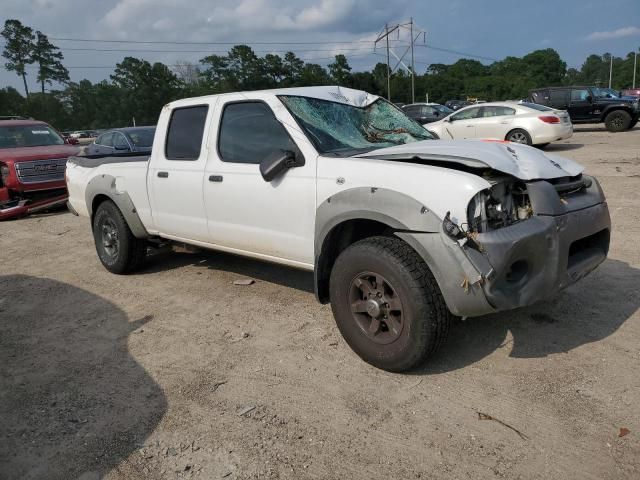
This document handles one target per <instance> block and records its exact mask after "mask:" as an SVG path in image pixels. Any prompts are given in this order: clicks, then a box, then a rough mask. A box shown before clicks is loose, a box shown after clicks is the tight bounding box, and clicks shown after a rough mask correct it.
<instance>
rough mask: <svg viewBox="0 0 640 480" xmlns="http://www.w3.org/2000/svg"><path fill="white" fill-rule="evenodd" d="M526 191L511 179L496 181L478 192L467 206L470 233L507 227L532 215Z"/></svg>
mask: <svg viewBox="0 0 640 480" xmlns="http://www.w3.org/2000/svg"><path fill="white" fill-rule="evenodd" d="M532 213H533V211H532V209H531V204H530V202H529V196H528V195H527V194H526V191H525V190H523V189H521V188H520V187H518V186H517V185H516V184H515V183H513V182H510V181H503V182H499V183H494V184H493V185H492V186H491V188H489V189H487V190H482V191H481V192H478V193H477V194H476V195H475V196H474V197H473V198H472V199H471V201H470V202H469V205H468V207H467V219H468V220H467V221H468V226H467V229H466V231H467V232H468V233H484V232H489V231H491V230H497V229H499V228H503V227H507V226H509V225H511V224H513V223H516V222H518V221H520V220H526V219H527V218H529V217H530V216H531V215H532Z"/></svg>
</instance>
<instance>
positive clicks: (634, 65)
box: [631, 52, 638, 88]
mask: <svg viewBox="0 0 640 480" xmlns="http://www.w3.org/2000/svg"><path fill="white" fill-rule="evenodd" d="M636 63H638V52H635V53H634V57H633V86H632V87H631V88H636Z"/></svg>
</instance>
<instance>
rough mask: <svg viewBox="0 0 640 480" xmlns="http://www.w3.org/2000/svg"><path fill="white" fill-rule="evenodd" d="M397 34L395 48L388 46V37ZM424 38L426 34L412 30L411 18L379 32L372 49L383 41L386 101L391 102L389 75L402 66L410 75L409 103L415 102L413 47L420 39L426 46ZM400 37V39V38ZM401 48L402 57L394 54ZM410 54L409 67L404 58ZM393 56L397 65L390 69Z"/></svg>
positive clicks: (419, 30)
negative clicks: (385, 55) (385, 67)
mask: <svg viewBox="0 0 640 480" xmlns="http://www.w3.org/2000/svg"><path fill="white" fill-rule="evenodd" d="M396 31H397V32H398V33H397V35H398V39H397V42H398V44H397V45H396V46H395V47H392V46H390V45H389V36H390V35H391V34H392V33H393V32H396ZM401 32H406V33H408V34H409V38H408V39H407V35H406V33H405V35H401ZM426 36H427V32H425V31H424V30H421V29H419V28H415V29H414V23H413V17H411V19H410V20H409V21H408V22H404V23H396V24H395V25H389V24H388V23H387V24H385V26H384V30H383V31H382V32H380V34H379V35H378V38H376V40H375V42H374V48H375V47H377V46H378V42H381V41H382V40H385V48H386V49H387V99H388V100H389V101H391V74H392V73H393V72H395V71H396V70H397V68H398V67H399V66H400V65H402V66H403V67H404V69H405V70H406V71H407V72H409V73H411V101H412V102H415V101H416V83H415V70H416V65H415V56H414V49H413V47H414V45H415V44H416V42H417V41H418V39H420V37H422V42H420V43H421V44H425V45H426ZM401 37H402V38H401ZM402 47H406V48H405V50H404V52H403V53H402V55H398V54H396V52H395V50H394V49H396V48H397V49H400V48H402ZM409 52H411V66H409V65H407V64H406V63H405V61H404V58H405V56H406V55H407V54H408V53H409ZM392 55H393V56H394V57H395V59H396V60H397V61H398V63H397V64H396V65H395V66H394V67H393V68H392V67H391V56H392Z"/></svg>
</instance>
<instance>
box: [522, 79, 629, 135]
mask: <svg viewBox="0 0 640 480" xmlns="http://www.w3.org/2000/svg"><path fill="white" fill-rule="evenodd" d="M529 100H530V101H531V102H533V103H538V104H541V105H547V106H549V107H552V108H557V109H560V110H567V111H568V112H569V115H570V116H571V121H572V122H573V123H574V124H575V123H602V122H604V124H605V126H606V128H607V130H609V131H610V132H622V131H624V130H628V129H630V128H633V127H634V126H635V125H636V123H638V116H639V115H640V107H639V106H638V100H635V101H633V100H625V99H621V98H614V97H612V96H611V95H610V93H609V94H607V92H606V91H605V89H601V88H599V87H550V88H540V89H537V90H532V91H531V92H530V94H529Z"/></svg>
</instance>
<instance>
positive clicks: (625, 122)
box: [604, 110, 631, 132]
mask: <svg viewBox="0 0 640 480" xmlns="http://www.w3.org/2000/svg"><path fill="white" fill-rule="evenodd" d="M604 124H605V126H606V127H607V130H609V131H610V132H624V131H625V130H628V129H629V128H630V125H631V115H629V113H628V112H625V111H624V110H614V111H613V112H611V113H609V114H608V115H607V116H606V117H605V119H604Z"/></svg>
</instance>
